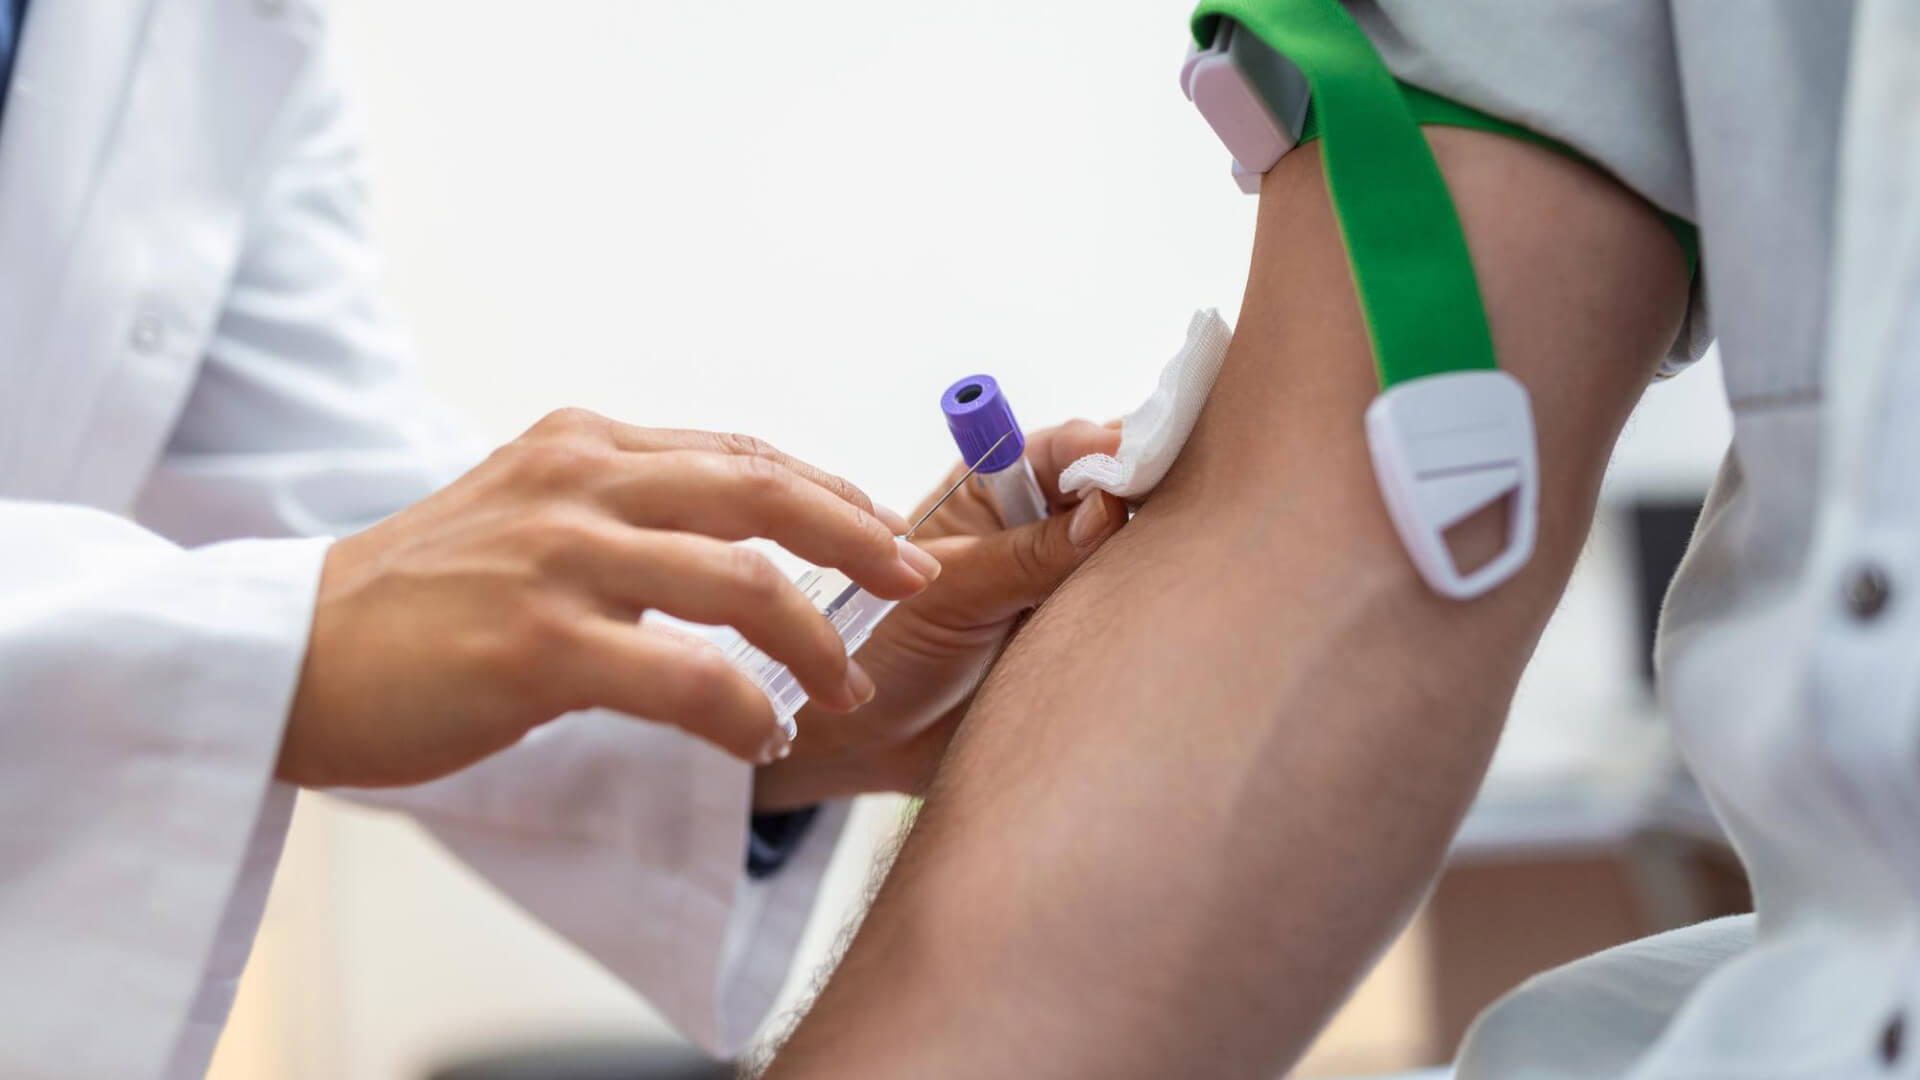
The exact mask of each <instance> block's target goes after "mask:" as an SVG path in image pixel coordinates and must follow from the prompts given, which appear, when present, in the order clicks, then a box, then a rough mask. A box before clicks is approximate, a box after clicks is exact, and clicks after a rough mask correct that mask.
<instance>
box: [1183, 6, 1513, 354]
mask: <svg viewBox="0 0 1920 1080" xmlns="http://www.w3.org/2000/svg"><path fill="white" fill-rule="evenodd" d="M1221 18H1229V19H1233V20H1234V21H1235V22H1237V23H1239V24H1240V25H1241V26H1242V27H1243V28H1245V29H1246V30H1247V31H1250V32H1252V33H1253V34H1255V35H1256V36H1258V37H1259V38H1260V39H1261V40H1262V41H1264V42H1266V43H1267V45H1268V46H1269V47H1271V48H1272V49H1274V51H1276V52H1278V53H1280V54H1281V55H1282V56H1285V57H1286V58H1287V59H1288V60H1289V61H1291V62H1292V63H1293V65H1294V66H1295V67H1298V68H1299V69H1300V71H1301V72H1302V73H1303V74H1305V75H1306V77H1307V86H1308V88H1309V90H1310V91H1311V92H1312V101H1313V109H1314V111H1315V113H1316V114H1317V115H1318V117H1319V124H1320V133H1321V138H1320V144H1321V156H1322V160H1323V162H1324V163H1325V168H1326V175H1327V191H1328V193H1329V195H1330V196H1331V197H1332V200H1333V212H1334V216H1335V217H1336V218H1337V219H1338V220H1339V222H1340V234H1341V236H1342V238H1343V239H1344V240H1345V241H1346V247H1347V266H1348V268H1349V270H1351V272H1352V274H1353V284H1354V290H1355V292H1356V293H1358V294H1359V298H1360V310H1361V312H1362V314H1363V315H1364V316H1365V318H1366V323H1367V335H1368V337H1369V338H1370V339H1371V340H1372V342H1373V358H1374V365H1375V367H1376V368H1377V369H1378V370H1379V373H1380V385H1381V386H1382V387H1388V386H1393V385H1395V384H1397V383H1403V382H1407V381H1408V380H1411V379H1419V378H1424V377H1426V376H1429V375H1440V374H1444V373H1446V372H1450V371H1474V370H1484V369H1487V368H1494V367H1498V366H1499V365H1498V363H1497V361H1496V360H1495V359H1494V353H1493V336H1492V335H1491V334H1490V333H1488V331H1487V316H1486V311H1485V309H1484V308H1483V307H1482V306H1481V303H1480V286H1479V283H1478V282H1477V281H1476V280H1475V279H1474V276H1473V260H1472V258H1471V257H1470V256H1469V255H1468V253H1467V240H1466V237H1465V235H1463V234H1462V233H1461V231H1460V219H1459V217H1458V216H1457V215H1456V214H1455V213H1454V210H1453V199H1452V197H1451V196H1449V195H1448V194H1447V185H1446V182H1445V181H1444V180H1442V179H1441V176H1440V167H1439V166H1438V165H1436V164H1435V163H1434V160H1433V153H1432V151H1430V150H1429V149H1428V148H1427V140H1426V138H1425V137H1424V136H1422V135H1421V134H1420V128H1419V126H1418V125H1417V124H1415V122H1414V119H1413V114H1412V112H1411V111H1409V110H1408V108H1407V102H1406V99H1405V98H1403V97H1402V96H1401V94H1400V87H1399V86H1398V84H1396V83H1395V82H1394V79H1393V76H1392V75H1391V74H1389V73H1388V71H1387V68H1386V65H1384V64H1382V63H1381V62H1380V57H1379V54H1377V53H1375V52H1374V49H1373V43H1372V42H1370V41H1368V40H1367V36H1366V34H1364V33H1362V32H1361V30H1360V27H1359V26H1358V25H1357V24H1355V23H1354V21H1353V18H1352V16H1350V15H1348V14H1347V11H1346V9H1345V8H1343V7H1341V6H1340V4H1339V3H1338V2H1337V0H1201V3H1200V6H1199V8H1198V9H1197V10H1196V11H1195V12H1194V15H1193V36H1194V40H1196V41H1198V42H1199V43H1200V47H1201V48H1206V47H1207V46H1208V45H1209V44H1211V43H1212V41H1213V34H1214V30H1215V28H1216V27H1217V26H1218V25H1219V20H1220V19H1221Z"/></svg>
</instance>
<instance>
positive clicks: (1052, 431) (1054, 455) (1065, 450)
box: [1027, 420, 1120, 510]
mask: <svg viewBox="0 0 1920 1080" xmlns="http://www.w3.org/2000/svg"><path fill="white" fill-rule="evenodd" d="M1119 450H1120V424H1119V421H1114V422H1112V423H1107V424H1096V423H1094V422H1093V421H1091V420H1069V421H1067V422H1066V423H1064V424H1061V425H1060V426H1059V427H1051V428H1047V429H1045V430H1043V431H1036V432H1034V433H1033V434H1032V435H1029V436H1027V461H1028V462H1029V463H1031V464H1032V465H1033V473H1034V477H1035V478H1036V479H1038V480H1039V481H1040V490H1041V491H1042V492H1043V493H1045V495H1046V497H1047V503H1048V505H1050V506H1052V507H1053V508H1054V509H1056V510H1057V509H1060V508H1062V507H1064V506H1069V505H1073V504H1075V503H1077V502H1079V500H1078V499H1073V498H1069V497H1067V496H1064V495H1062V494H1060V473H1061V472H1062V471H1063V470H1064V469H1066V467H1067V466H1069V465H1071V464H1073V463H1074V462H1076V461H1078V460H1080V459H1081V458H1083V457H1086V456H1087V455H1088V454H1115V453H1118V452H1119Z"/></svg>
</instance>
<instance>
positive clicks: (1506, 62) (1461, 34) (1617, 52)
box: [1347, 0, 1712, 370]
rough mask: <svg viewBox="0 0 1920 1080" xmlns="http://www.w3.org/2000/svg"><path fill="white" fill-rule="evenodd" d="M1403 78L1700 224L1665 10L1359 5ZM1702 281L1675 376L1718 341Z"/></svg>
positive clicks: (1407, 1)
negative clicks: (1538, 138) (1515, 128)
mask: <svg viewBox="0 0 1920 1080" xmlns="http://www.w3.org/2000/svg"><path fill="white" fill-rule="evenodd" d="M1347 6H1348V9H1349V10H1350V11H1351V12H1352V13H1353V16H1354V19H1355V21H1357V22H1358V23H1359V24H1360V26H1361V28H1362V29H1364V30H1365V31H1366V32H1367V36H1368V37H1369V38H1371V39H1372V40H1373V43H1374V47H1375V48H1377V49H1378V50H1379V51H1380V55H1381V57H1382V59H1384V60H1385V61H1386V64H1387V67H1388V68H1389V69H1391V70H1392V71H1393V73H1394V75H1395V76H1396V77H1398V78H1399V79H1401V80H1402V81H1404V82H1408V83H1411V84H1413V85H1415V86H1418V87H1420V88H1421V89H1423V90H1429V91H1432V92H1433V93H1436V94H1439V95H1441V96H1442V97H1446V98H1449V99H1452V100H1454V101H1457V102H1459V103H1461V104H1462V105H1467V106H1470V107H1472V108H1475V109H1478V110H1480V111H1481V112H1484V113H1487V114H1489V115H1491V116H1496V117H1499V118H1500V119H1502V120H1507V121H1509V122H1512V123H1515V124H1518V125H1520V126H1521V127H1524V128H1527V129H1529V130H1531V131H1536V132H1539V133H1540V134H1542V135H1546V136H1549V137H1551V138H1554V139H1558V140H1559V141H1561V142H1563V143H1566V144H1567V145H1568V146H1571V147H1573V148H1574V149H1575V150H1578V151H1579V152H1581V153H1582V154H1584V155H1586V156H1587V157H1588V158H1589V159H1591V160H1592V161H1593V162H1594V163H1596V164H1597V165H1599V166H1600V167H1601V168H1603V169H1605V170H1607V171H1608V172H1609V173H1611V174H1612V175H1613V176H1614V177H1615V178H1616V179H1618V180H1619V181H1620V182H1621V183H1623V184H1625V185H1626V186H1627V187H1629V188H1631V189H1632V190H1634V191H1635V192H1637V193H1639V194H1640V196H1641V197H1643V198H1645V199H1646V200H1647V201H1648V202H1650V203H1652V204H1653V205H1654V206H1656V207H1658V208H1660V209H1661V210H1664V211H1666V212H1668V213H1671V214H1675V215H1677V216H1679V217H1681V218H1684V219H1686V220H1688V221H1698V220H1699V215H1698V213H1697V210H1698V208H1697V206H1696V205H1695V197H1694V191H1695V187H1694V178H1693V168H1692V156H1691V153H1690V151H1689V144H1688V138H1687V116H1686V107H1685V101H1684V99H1683V97H1682V94H1681V83H1680V73H1679V66H1678V61H1677V59H1676V49H1675V41H1674V30H1673V20H1672V15H1671V12H1670V10H1669V8H1668V4H1667V2H1666V0H1527V2H1524V3H1515V2H1513V0H1448V2H1446V3H1435V2H1434V0H1348V4H1347ZM1700 280H1701V276H1700V275H1696V278H1695V288H1694V296H1693V303H1692V304H1691V306H1690V307H1689V310H1688V313H1687V319H1686V323H1685V325H1683V327H1682V328H1681V333H1680V336H1679V339H1678V340H1676V341H1675V343H1674V347H1673V350H1672V352H1671V354H1670V355H1669V358H1668V369H1669V370H1671V369H1674V368H1677V367H1678V366H1680V365H1682V364H1684V363H1685V362H1687V361H1689V360H1693V359H1697V358H1698V357H1699V355H1700V354H1701V353H1702V352H1704V351H1705V350H1706V347H1707V344H1708V342H1709V341H1711V339H1712V335H1711V332H1710V329H1709V326H1708V321H1707V318H1706V305H1705V298H1704V295H1703V292H1702V289H1701V288H1700V284H1699V283H1700Z"/></svg>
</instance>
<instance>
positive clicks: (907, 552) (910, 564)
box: [893, 538, 940, 581]
mask: <svg viewBox="0 0 1920 1080" xmlns="http://www.w3.org/2000/svg"><path fill="white" fill-rule="evenodd" d="M893 546H894V547H895V548H897V549H899V552H900V561H901V562H903V563H906V564H907V568H908V569H910V570H912V571H913V572H914V573H916V574H919V575H920V576H921V577H923V578H926V579H927V580H928V581H932V580H933V579H934V578H937V577H939V576H940V560H939V559H936V558H934V557H933V556H931V555H929V554H927V553H926V552H925V551H923V550H921V549H920V548H918V547H915V546H914V543H913V541H911V540H906V539H903V538H895V539H894V542H893Z"/></svg>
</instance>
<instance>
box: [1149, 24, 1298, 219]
mask: <svg viewBox="0 0 1920 1080" xmlns="http://www.w3.org/2000/svg"><path fill="white" fill-rule="evenodd" d="M1180 89H1181V91H1182V92H1184V93H1185V94H1186V95H1187V100H1189V101H1191V102H1193V104H1194V105H1195V107H1197V108H1198V109H1199V110H1200V115H1201V116H1203V117H1206V120H1207V123H1208V124H1209V125H1211V126H1212V128H1213V130H1214V134H1216V135H1218V136H1220V141H1221V142H1223V143H1226V144H1227V151H1228V152H1229V153H1231V154H1232V155H1233V179H1234V183H1236V184H1238V185H1239V186H1240V190H1241V191H1244V192H1246V193H1247V194H1249V195H1252V194H1258V193H1259V191H1260V177H1261V176H1263V175H1265V174H1266V172H1267V171H1268V170H1269V169H1271V168H1273V167H1274V165H1276V164H1278V163H1279V161H1280V159H1281V157H1283V156H1285V154H1286V152H1287V151H1289V150H1291V149H1293V147H1294V144H1295V143H1297V142H1299V140H1300V128H1301V126H1302V125H1303V124H1304V123H1305V122H1306V115H1307V98H1308V93H1307V81H1306V76H1305V75H1303V74H1301V73H1300V71H1299V69H1297V68H1295V67H1294V66H1293V65H1292V64H1290V63H1288V62H1287V61H1286V60H1285V59H1283V58H1282V57H1281V56H1280V54H1278V53H1276V52H1274V51H1273V50H1271V49H1269V48H1267V47H1266V45H1265V44H1264V43H1263V42H1261V40H1260V39H1259V38H1258V37H1256V36H1255V35H1254V34H1252V33H1250V32H1248V31H1245V30H1242V29H1241V28H1240V26H1239V24H1237V23H1235V22H1234V21H1233V20H1232V19H1221V20H1220V24H1219V26H1218V27H1217V28H1216V29H1215V31H1214V36H1213V43H1212V44H1211V45H1209V46H1208V47H1207V48H1206V49H1205V50H1204V51H1203V50H1201V49H1198V48H1195V47H1194V46H1192V45H1189V46H1188V47H1187V60H1186V63H1185V64H1182V65H1181V67H1180Z"/></svg>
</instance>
